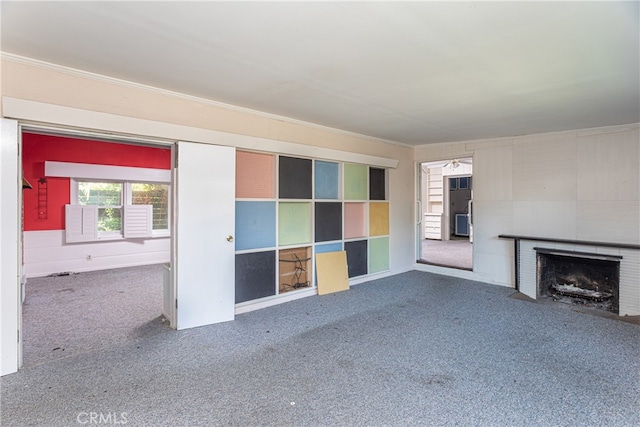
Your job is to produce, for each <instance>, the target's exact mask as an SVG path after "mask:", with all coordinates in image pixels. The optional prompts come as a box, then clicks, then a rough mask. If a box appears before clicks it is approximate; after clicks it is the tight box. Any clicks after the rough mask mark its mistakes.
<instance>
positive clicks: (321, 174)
mask: <svg viewBox="0 0 640 427" xmlns="http://www.w3.org/2000/svg"><path fill="white" fill-rule="evenodd" d="M339 172H340V168H339V165H338V163H334V162H324V161H321V160H316V161H315V198H316V199H332V200H337V199H338V198H340V191H339V190H340V179H339V178H340V177H339Z"/></svg>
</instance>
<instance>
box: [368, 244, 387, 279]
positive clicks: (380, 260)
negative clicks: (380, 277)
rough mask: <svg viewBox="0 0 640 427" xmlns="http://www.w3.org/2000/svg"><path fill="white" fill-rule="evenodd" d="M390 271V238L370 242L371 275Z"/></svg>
mask: <svg viewBox="0 0 640 427" xmlns="http://www.w3.org/2000/svg"><path fill="white" fill-rule="evenodd" d="M387 270H389V238H388V237H379V238H376V239H371V240H369V273H370V274H371V273H379V272H382V271H387Z"/></svg>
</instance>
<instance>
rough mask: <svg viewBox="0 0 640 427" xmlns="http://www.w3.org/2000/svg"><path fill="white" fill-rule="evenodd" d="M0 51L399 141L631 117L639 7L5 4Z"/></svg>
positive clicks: (639, 60)
mask: <svg viewBox="0 0 640 427" xmlns="http://www.w3.org/2000/svg"><path fill="white" fill-rule="evenodd" d="M0 7H1V16H2V27H1V29H2V39H1V41H2V45H1V47H2V51H3V52H5V53H9V54H14V55H20V56H25V57H29V58H34V59H38V60H42V61H46V62H50V63H54V64H60V65H64V66H67V67H72V68H77V69H81V70H86V71H90V72H94V73H98V74H103V75H107V76H111V77H115V78H120V79H125V80H129V81H133V82H138V83H141V84H145V85H151V86H155V87H159V88H163V89H167V90H171V91H176V92H180V93H184V94H188V95H194V96H198V97H201V98H207V99H211V100H215V101H219V102H223V103H228V104H232V105H235V106H240V107H245V108H249V109H254V110H259V111H263V112H267V113H271V114H276V115H281V116H286V117H291V118H295V119H299V120H304V121H308V122H312V123H316V124H320V125H325V126H330V127H333V128H337V129H342V130H346V131H351V132H356V133H360V134H364V135H369V136H373V137H377V138H382V139H386V140H391V141H396V142H401V143H405V144H410V145H420V144H426V143H435V142H446V141H461V140H470V139H480V138H489V137H499V136H513V135H523V134H530V133H538V132H547V131H555V130H568V129H581V128H589V127H598V126H606V125H616V124H626V123H637V122H640V70H639V66H640V35H639V21H640V18H639V16H640V12H639V10H640V9H639V3H638V2H566V3H565V2H399V1H392V2H202V1H201V2H148V1H147V2H106V1H102V2H10V1H2V2H1V6H0Z"/></svg>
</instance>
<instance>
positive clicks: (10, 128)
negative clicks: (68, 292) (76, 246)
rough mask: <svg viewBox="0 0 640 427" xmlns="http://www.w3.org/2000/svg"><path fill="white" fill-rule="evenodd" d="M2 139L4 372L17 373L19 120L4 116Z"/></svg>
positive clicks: (0, 317)
mask: <svg viewBox="0 0 640 427" xmlns="http://www.w3.org/2000/svg"><path fill="white" fill-rule="evenodd" d="M0 125H1V126H2V138H1V139H0V194H2V197H1V198H0V375H6V374H10V373H13V372H16V371H17V370H18V368H19V367H20V365H21V364H22V361H21V349H22V345H21V339H22V338H21V334H20V329H21V328H22V307H21V305H22V301H21V297H20V296H21V295H20V294H21V292H20V270H21V268H20V265H21V263H22V256H21V254H22V250H21V241H20V239H21V232H20V218H21V216H20V206H21V203H22V199H21V193H20V191H19V188H20V186H21V185H22V180H21V177H22V174H21V173H20V172H19V171H20V169H19V168H18V165H19V162H20V151H19V149H18V122H16V121H15V120H7V119H2V122H1V123H0Z"/></svg>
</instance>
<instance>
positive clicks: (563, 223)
mask: <svg viewBox="0 0 640 427" xmlns="http://www.w3.org/2000/svg"><path fill="white" fill-rule="evenodd" d="M461 153H464V156H472V157H473V195H474V243H473V251H474V258H473V278H474V279H476V280H482V281H486V282H489V283H495V284H501V285H506V286H513V285H514V280H515V276H514V266H513V256H514V254H513V242H512V241H511V240H503V239H498V235H499V234H512V235H523V236H533V237H548V238H559V239H569V240H588V241H602V242H611V243H628V244H640V125H638V124H632V125H623V126H613V127H606V128H598V129H583V130H576V131H569V132H555V133H547V134H540V135H528V136H524V137H514V138H501V139H494V140H483V141H469V142H460V143H458V144H441V145H438V146H437V147H436V146H430V145H424V146H421V147H417V148H416V150H415V156H416V157H415V160H416V162H426V161H432V160H440V159H443V158H451V156H454V155H455V156H457V157H461ZM629 252H630V253H629V254H628V255H625V257H626V259H627V260H628V261H629V262H628V263H627V262H625V264H624V267H621V275H626V276H625V277H628V280H629V281H627V282H625V283H624V284H623V285H622V286H623V289H624V291H623V290H622V289H621V292H624V294H625V295H627V297H625V298H626V299H625V301H621V305H620V310H621V313H622V312H623V307H624V310H626V311H625V313H632V312H633V313H635V314H640V279H639V278H638V274H637V273H632V272H631V273H628V274H627V273H626V272H627V271H635V270H633V269H634V268H635V269H636V270H637V269H640V266H638V264H640V261H638V259H639V258H640V254H639V253H638V252H640V251H635V252H634V250H630V251H629ZM634 260H635V261H634ZM534 261H535V260H534ZM633 262H636V264H633ZM416 268H419V269H421V270H427V271H429V270H431V268H430V267H429V266H416ZM525 268H526V266H525ZM452 275H456V273H455V272H452ZM625 280H627V279H625ZM525 282H526V280H525ZM522 286H523V288H522V290H523V292H525V293H531V292H533V293H534V294H535V288H534V289H533V290H530V289H528V288H527V286H528V285H527V283H524V284H522ZM534 286H535V281H534Z"/></svg>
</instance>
